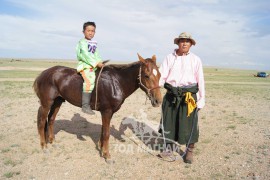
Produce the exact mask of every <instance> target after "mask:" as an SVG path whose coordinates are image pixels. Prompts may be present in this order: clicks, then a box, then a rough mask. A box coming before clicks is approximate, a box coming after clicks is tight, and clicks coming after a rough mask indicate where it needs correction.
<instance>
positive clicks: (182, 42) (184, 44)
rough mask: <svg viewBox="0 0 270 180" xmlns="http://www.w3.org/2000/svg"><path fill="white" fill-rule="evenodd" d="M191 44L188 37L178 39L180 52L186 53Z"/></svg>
mask: <svg viewBox="0 0 270 180" xmlns="http://www.w3.org/2000/svg"><path fill="white" fill-rule="evenodd" d="M191 45H192V44H191V40H190V39H182V38H181V39H179V42H178V46H179V51H180V52H181V53H188V52H189V49H190V47H191Z"/></svg>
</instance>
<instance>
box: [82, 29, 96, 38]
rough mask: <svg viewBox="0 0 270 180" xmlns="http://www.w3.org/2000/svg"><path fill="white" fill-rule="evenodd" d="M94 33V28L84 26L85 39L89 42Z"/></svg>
mask: <svg viewBox="0 0 270 180" xmlns="http://www.w3.org/2000/svg"><path fill="white" fill-rule="evenodd" d="M95 33H96V28H95V27H94V26H86V28H85V30H84V31H83V34H84V37H85V39H88V40H91V39H92V38H93V37H94V36H95Z"/></svg>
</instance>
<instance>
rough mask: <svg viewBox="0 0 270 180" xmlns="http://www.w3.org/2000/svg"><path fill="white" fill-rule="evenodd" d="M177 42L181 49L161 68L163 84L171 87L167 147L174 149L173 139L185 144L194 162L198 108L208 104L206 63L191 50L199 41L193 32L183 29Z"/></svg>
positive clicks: (165, 121) (166, 118)
mask: <svg viewBox="0 0 270 180" xmlns="http://www.w3.org/2000/svg"><path fill="white" fill-rule="evenodd" d="M174 44H176V45H178V49H175V50H174V52H173V53H171V54H169V55H167V56H166V57H165V59H164V61H163V62H162V64H161V66H160V69H159V71H160V73H161V77H160V81H159V85H160V86H164V88H165V89H167V93H166V94H165V96H164V98H163V104H162V111H163V118H162V121H161V122H162V123H163V124H162V126H161V127H162V130H164V131H163V132H164V133H163V135H164V136H165V137H164V138H165V139H166V147H167V149H168V148H170V149H173V147H172V146H173V143H171V142H173V141H176V142H178V143H179V144H185V145H186V146H187V149H186V153H185V155H184V156H183V158H184V162H185V163H190V164H191V163H192V161H193V154H192V153H193V150H194V148H195V143H196V142H198V139H199V127H198V111H199V110H200V109H202V108H203V107H204V105H205V86H204V75H203V67H202V62H201V59H200V58H199V57H198V56H196V55H195V54H193V53H192V52H190V48H191V46H192V45H195V44H196V42H195V40H194V39H193V38H192V36H191V34H190V33H187V32H183V33H181V34H180V35H179V37H177V38H175V39H174Z"/></svg>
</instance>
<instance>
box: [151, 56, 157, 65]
mask: <svg viewBox="0 0 270 180" xmlns="http://www.w3.org/2000/svg"><path fill="white" fill-rule="evenodd" d="M152 60H153V61H154V63H155V64H156V60H157V57H156V55H153V56H152Z"/></svg>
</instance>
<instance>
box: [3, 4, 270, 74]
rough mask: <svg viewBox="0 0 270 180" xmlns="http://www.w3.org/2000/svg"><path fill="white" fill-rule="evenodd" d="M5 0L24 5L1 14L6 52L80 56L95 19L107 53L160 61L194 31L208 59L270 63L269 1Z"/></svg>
mask: <svg viewBox="0 0 270 180" xmlns="http://www.w3.org/2000/svg"><path fill="white" fill-rule="evenodd" d="M242 3H245V6H243V5H242ZM7 4H8V6H9V9H12V7H14V8H17V9H18V8H20V12H19V13H18V14H16V12H14V11H12V10H10V11H9V12H10V13H9V12H7V11H4V12H3V13H1V14H0V23H1V24H2V27H1V29H0V33H1V35H3V38H2V39H1V41H0V54H1V56H3V57H27V58H28V57H30V58H61V59H75V58H76V57H75V46H76V43H77V42H78V41H79V39H80V38H82V37H83V34H82V25H83V23H84V22H86V21H95V22H96V24H97V31H96V36H95V39H96V40H97V41H98V42H99V48H100V52H101V55H102V57H103V58H104V59H111V60H112V61H113V60H116V61H119V60H129V61H135V60H137V55H136V54H137V52H139V53H140V54H141V55H142V56H143V57H151V56H152V55H153V54H156V55H157V58H158V61H162V60H163V58H164V57H165V55H167V54H168V53H170V52H172V50H173V49H174V48H177V46H176V45H174V44H173V39H174V38H175V37H176V36H178V35H179V34H180V33H181V32H182V31H189V32H191V33H192V35H193V36H194V38H195V39H196V41H197V45H196V46H194V47H192V49H191V50H192V51H193V52H194V53H196V54H198V55H199V56H200V57H201V58H202V60H203V63H204V64H207V65H212V66H220V65H222V64H224V62H228V66H229V65H230V64H233V62H235V61H237V62H239V63H238V64H236V66H238V67H239V68H243V66H245V67H247V68H258V69H260V68H262V65H264V68H267V69H270V65H268V59H267V58H268V57H269V52H268V49H267V47H269V45H268V42H269V33H270V32H269V31H268V29H269V26H270V22H269V16H270V15H269V12H270V9H269V7H270V6H269V3H268V2H266V1H265V2H256V3H254V2H253V1H251V0H247V1H241V0H240V1H235V2H234V3H228V2H227V1H226V0H203V1H196V0H189V1H187V0H179V1H173V0H168V1H162V0H157V1H155V2H153V1H150V0H147V1H145V0H134V1H123V0H115V1H108V0H100V1H93V0H90V1H89V0H88V1H86V0H81V1H80V2H76V3H75V2H73V1H66V0H48V1H46V2H43V1H36V0H28V1H19V0H9V1H5V5H7ZM0 5H1V4H0ZM251 52H252V53H251ZM246 62H251V63H252V62H254V64H255V65H254V64H253V65H252V66H251V65H250V64H249V63H246ZM256 64H258V65H257V66H256Z"/></svg>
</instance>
